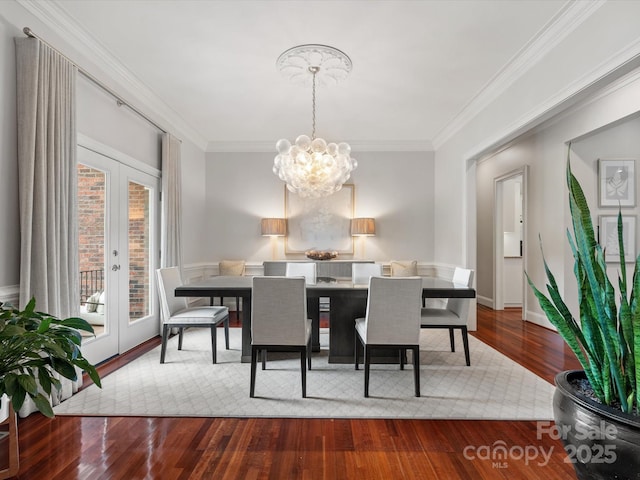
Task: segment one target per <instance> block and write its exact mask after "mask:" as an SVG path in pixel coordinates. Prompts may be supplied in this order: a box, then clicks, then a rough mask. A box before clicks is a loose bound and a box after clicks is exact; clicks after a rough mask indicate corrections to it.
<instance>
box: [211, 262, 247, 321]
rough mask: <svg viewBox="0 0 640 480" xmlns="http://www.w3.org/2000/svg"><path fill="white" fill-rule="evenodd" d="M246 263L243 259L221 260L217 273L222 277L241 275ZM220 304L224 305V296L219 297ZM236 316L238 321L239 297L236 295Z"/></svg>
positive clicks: (243, 272)
mask: <svg viewBox="0 0 640 480" xmlns="http://www.w3.org/2000/svg"><path fill="white" fill-rule="evenodd" d="M246 268H247V265H246V262H245V261H244V260H221V261H220V263H219V264H218V274H219V275H222V276H224V277H242V276H244V274H245V271H246ZM220 305H224V297H220ZM236 318H237V319H238V321H240V297H238V296H236Z"/></svg>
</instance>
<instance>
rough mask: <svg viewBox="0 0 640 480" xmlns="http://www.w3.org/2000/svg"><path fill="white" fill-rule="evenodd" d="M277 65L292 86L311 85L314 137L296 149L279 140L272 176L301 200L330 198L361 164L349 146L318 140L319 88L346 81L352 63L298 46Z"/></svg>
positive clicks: (327, 50) (322, 48)
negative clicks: (294, 84) (317, 90)
mask: <svg viewBox="0 0 640 480" xmlns="http://www.w3.org/2000/svg"><path fill="white" fill-rule="evenodd" d="M276 65H277V67H278V69H279V70H280V72H282V73H283V74H284V75H285V76H287V77H289V79H290V80H291V81H292V82H294V83H298V84H302V85H305V86H306V85H308V84H309V83H311V85H312V130H311V137H309V136H307V135H300V136H298V138H296V140H295V142H294V143H293V145H292V144H291V142H290V141H289V140H287V139H285V138H283V139H280V140H278V142H277V143H276V150H277V151H278V155H276V157H275V159H274V161H273V173H275V174H276V175H277V176H278V177H280V180H282V181H284V182H286V184H287V188H288V189H289V191H291V192H293V193H296V194H298V195H300V196H301V197H310V198H318V197H325V196H327V195H331V194H332V193H335V192H337V191H338V190H340V189H341V188H342V185H343V184H344V183H345V182H346V181H347V180H348V179H349V177H350V176H351V172H352V171H353V170H354V169H355V168H356V167H357V166H358V162H357V160H356V159H355V158H353V157H351V147H350V146H349V144H348V143H346V142H340V143H333V142H332V143H327V142H326V141H325V140H324V139H322V138H316V84H320V85H331V84H335V83H337V82H338V81H339V80H341V79H343V78H346V76H347V75H348V74H349V72H350V71H351V66H352V64H351V59H350V58H349V57H348V56H347V55H346V54H344V53H343V52H341V51H340V50H338V49H336V48H333V47H329V46H326V45H299V46H297V47H293V48H290V49H289V50H287V51H286V52H284V53H283V54H282V55H280V57H278V61H277V62H276Z"/></svg>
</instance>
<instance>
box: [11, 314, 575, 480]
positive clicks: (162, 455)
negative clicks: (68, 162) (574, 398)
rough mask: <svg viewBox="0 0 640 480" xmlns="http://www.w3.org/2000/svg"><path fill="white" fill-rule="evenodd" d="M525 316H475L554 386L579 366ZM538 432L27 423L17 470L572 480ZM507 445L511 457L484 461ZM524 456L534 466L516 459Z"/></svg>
mask: <svg viewBox="0 0 640 480" xmlns="http://www.w3.org/2000/svg"><path fill="white" fill-rule="evenodd" d="M519 316H520V311H519V310H507V311H505V312H494V311H492V310H490V309H487V308H484V307H479V308H478V324H479V327H478V331H477V332H474V333H473V335H474V336H476V337H477V338H479V339H480V340H482V341H484V342H486V343H488V344H489V345H491V346H493V347H494V348H496V349H497V350H499V351H501V352H502V353H504V354H505V355H507V356H509V357H510V358H512V359H513V360H515V361H517V362H518V363H520V364H522V365H523V366H525V367H526V368H528V369H530V370H531V371H533V372H535V373H536V374H538V375H540V376H541V377H542V378H545V379H546V380H548V381H552V380H553V376H554V375H555V373H556V372H558V371H560V370H563V369H568V368H579V365H578V364H577V360H575V358H574V357H573V353H572V352H571V351H568V349H566V348H564V345H563V344H562V342H561V341H560V340H559V338H558V335H557V334H556V333H554V332H552V331H550V330H546V329H544V328H542V327H538V326H536V325H532V324H528V323H526V322H522V321H520V320H519V318H520V317H519ZM235 325H238V323H235ZM458 343H461V342H458ZM158 344H159V341H158V339H154V340H151V341H149V342H147V343H146V344H144V345H143V346H141V347H138V348H136V349H135V350H134V351H132V352H129V353H127V354H125V355H123V356H121V357H118V358H116V359H113V360H111V361H108V362H106V363H105V364H104V365H101V366H100V368H99V370H100V372H101V375H103V376H105V375H107V374H108V373H110V372H111V371H113V370H115V369H116V368H119V367H120V366H122V365H123V364H126V363H127V362H129V361H131V360H132V359H133V358H135V357H137V356H139V355H141V354H142V353H144V352H145V351H148V350H149V349H151V348H153V347H154V346H156V345H158ZM460 347H461V345H460ZM459 354H460V355H462V353H459ZM471 360H472V361H473V358H472V359H471ZM423 394H427V392H423ZM541 427H542V424H540V423H538V422H532V421H484V420H483V421H471V420H464V421H460V420H348V419H246V418H141V417H124V418H123V417H107V418H104V417H56V418H55V419H53V420H49V419H47V418H45V417H43V416H42V415H39V414H34V415H31V416H29V417H27V418H25V419H20V421H19V435H20V461H21V465H20V467H21V468H20V473H19V476H18V477H17V478H20V479H43V478H47V479H63V480H67V479H92V480H93V479H110V480H112V479H127V480H129V479H163V480H164V479H200V478H202V479H213V478H215V479H263V478H264V479H289V478H300V479H343V478H345V479H346V478H349V479H351V478H361V479H413V478H420V479H429V478H434V479H457V478H461V479H495V478H505V479H507V478H508V479H525V478H526V479H568V478H575V475H574V473H573V468H572V466H571V464H570V463H565V458H566V455H565V454H564V450H563V448H562V445H561V444H560V442H559V441H556V440H553V439H551V438H550V437H549V436H548V435H546V434H544V433H541V432H540V431H539V430H540V428H541ZM502 442H503V443H502ZM501 445H503V446H505V447H506V449H507V450H508V452H510V453H511V454H510V455H508V456H507V457H506V458H502V459H491V458H485V457H486V456H487V454H488V455H489V456H490V455H491V453H496V452H497V451H498V450H497V449H496V447H497V446H501ZM524 451H528V452H529V454H530V456H529V458H526V457H523V456H522V455H520V454H521V453H522V452H524ZM543 455H544V456H543Z"/></svg>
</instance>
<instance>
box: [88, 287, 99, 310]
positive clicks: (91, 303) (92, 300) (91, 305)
mask: <svg viewBox="0 0 640 480" xmlns="http://www.w3.org/2000/svg"><path fill="white" fill-rule="evenodd" d="M101 293H102V292H95V293H94V294H93V295H91V296H90V297H89V298H87V302H86V306H87V312H88V313H93V312H95V311H96V308H97V307H98V302H99V300H100V294H101Z"/></svg>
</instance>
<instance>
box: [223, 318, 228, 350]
mask: <svg viewBox="0 0 640 480" xmlns="http://www.w3.org/2000/svg"><path fill="white" fill-rule="evenodd" d="M224 347H225V348H226V349H227V350H229V317H227V319H226V320H225V321H224Z"/></svg>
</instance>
